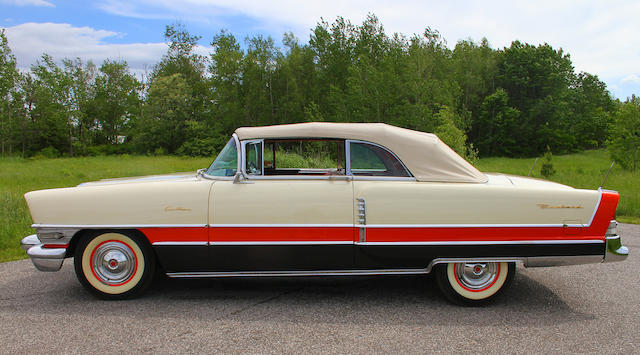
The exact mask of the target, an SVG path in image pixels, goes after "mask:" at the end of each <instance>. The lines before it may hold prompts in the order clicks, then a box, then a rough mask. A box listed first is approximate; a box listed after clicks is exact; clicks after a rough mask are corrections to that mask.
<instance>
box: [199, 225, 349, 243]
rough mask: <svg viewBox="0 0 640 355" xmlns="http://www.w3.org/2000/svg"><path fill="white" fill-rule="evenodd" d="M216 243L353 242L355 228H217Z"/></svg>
mask: <svg viewBox="0 0 640 355" xmlns="http://www.w3.org/2000/svg"><path fill="white" fill-rule="evenodd" d="M209 235H210V238H211V241H214V242H270V241H281V242H300V241H302V242H316V241H317V242H320V241H327V242H351V241H353V227H215V228H211V229H210V232H209Z"/></svg>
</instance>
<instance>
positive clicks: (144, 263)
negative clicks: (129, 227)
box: [74, 231, 156, 299]
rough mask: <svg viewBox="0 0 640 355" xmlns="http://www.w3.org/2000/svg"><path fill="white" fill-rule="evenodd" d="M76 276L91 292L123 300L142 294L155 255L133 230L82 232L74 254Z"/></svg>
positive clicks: (149, 275) (148, 279) (150, 274)
mask: <svg viewBox="0 0 640 355" xmlns="http://www.w3.org/2000/svg"><path fill="white" fill-rule="evenodd" d="M74 266H75V271H76V276H77V277H78V280H79V281H80V283H81V284H82V285H83V286H84V287H85V288H86V289H87V290H89V291H90V292H91V293H93V294H94V295H96V296H98V297H100V298H103V299H125V298H131V297H135V296H137V295H139V294H140V293H142V292H143V291H144V290H145V289H146V288H147V287H148V286H149V285H150V284H151V281H152V280H153V275H154V273H155V267H156V265H155V255H154V253H153V250H152V249H151V247H150V246H149V243H147V241H146V240H145V239H144V238H143V237H142V236H140V235H139V234H137V233H135V232H129V231H127V232H124V231H122V232H121V231H119V232H93V233H91V234H88V235H85V236H84V237H83V238H82V239H81V240H80V241H79V244H78V245H77V246H76V250H75V254H74Z"/></svg>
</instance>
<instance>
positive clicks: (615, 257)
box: [604, 220, 629, 263]
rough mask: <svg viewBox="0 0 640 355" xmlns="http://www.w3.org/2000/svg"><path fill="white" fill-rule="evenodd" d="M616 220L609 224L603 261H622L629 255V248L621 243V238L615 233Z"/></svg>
mask: <svg viewBox="0 0 640 355" xmlns="http://www.w3.org/2000/svg"><path fill="white" fill-rule="evenodd" d="M617 228H618V222H616V221H615V220H613V221H611V223H610V224H609V229H607V234H606V235H605V240H606V252H605V255H604V262H605V263H613V262H617V261H624V260H625V259H627V257H628V256H629V248H627V247H625V246H624V245H622V240H621V239H620V236H619V235H618V233H617Z"/></svg>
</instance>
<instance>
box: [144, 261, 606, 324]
mask: <svg viewBox="0 0 640 355" xmlns="http://www.w3.org/2000/svg"><path fill="white" fill-rule="evenodd" d="M505 291H506V292H505V293H504V294H502V296H501V297H499V298H498V299H496V300H495V301H494V302H493V303H491V304H490V305H488V306H485V307H471V308H470V307H460V306H456V305H452V304H450V303H448V302H447V301H446V300H444V298H443V297H442V296H441V295H440V293H439V290H438V289H437V286H436V284H435V282H434V280H433V279H432V277H425V276H377V277H328V278H319V277H318V278H317V277H288V278H237V279H210V280H175V279H163V280H159V282H156V283H155V284H154V286H153V288H152V290H150V292H149V293H148V294H147V296H146V298H148V299H150V300H151V299H152V300H158V301H159V300H167V301H169V302H170V303H171V304H173V305H177V304H180V303H184V304H185V308H186V307H193V306H196V307H198V306H199V307H202V308H201V310H202V312H201V313H197V314H195V316H196V317H203V318H206V319H216V320H222V319H233V320H245V321H258V320H260V321H265V320H270V321H274V322H295V323H317V322H323V323H324V322H326V323H358V324H362V323H363V322H365V323H377V322H383V323H387V324H388V323H401V324H407V325H411V324H424V323H431V324H456V323H460V324H466V325H469V324H472V325H473V324H475V325H499V324H505V325H507V324H511V325H518V324H520V325H540V326H545V325H549V324H559V323H565V322H573V321H582V320H589V319H593V318H594V316H593V315H590V314H584V313H581V312H578V311H576V310H574V309H572V308H571V307H570V306H569V305H568V304H567V303H566V302H565V301H564V300H563V299H561V298H560V297H558V296H557V295H556V294H555V293H554V292H553V291H551V290H550V289H549V288H547V287H546V286H545V285H543V284H541V283H539V282H537V281H535V280H534V279H532V278H529V277H528V276H526V275H523V274H522V273H519V274H516V276H515V278H514V280H513V283H512V285H511V287H509V288H508V289H506V290H505ZM205 309H206V311H205ZM216 309H217V310H218V311H213V310H216ZM490 314H493V316H489V315H490ZM496 315H497V316H496ZM492 322H494V323H496V324H492Z"/></svg>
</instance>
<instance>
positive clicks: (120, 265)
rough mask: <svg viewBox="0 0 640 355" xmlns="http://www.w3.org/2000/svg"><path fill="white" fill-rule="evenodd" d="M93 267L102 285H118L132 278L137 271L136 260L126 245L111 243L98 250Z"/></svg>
mask: <svg viewBox="0 0 640 355" xmlns="http://www.w3.org/2000/svg"><path fill="white" fill-rule="evenodd" d="M91 265H92V267H93V271H94V274H95V275H96V277H97V278H98V279H99V280H100V281H101V282H102V283H104V284H107V285H118V284H121V283H124V282H126V281H127V280H129V278H131V276H132V275H133V272H134V271H135V269H136V258H135V256H134V254H133V250H131V248H129V246H127V245H126V244H124V243H120V242H116V241H110V242H106V243H104V244H102V245H100V246H99V247H98V248H96V250H95V252H94V253H93V258H92V260H91Z"/></svg>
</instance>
